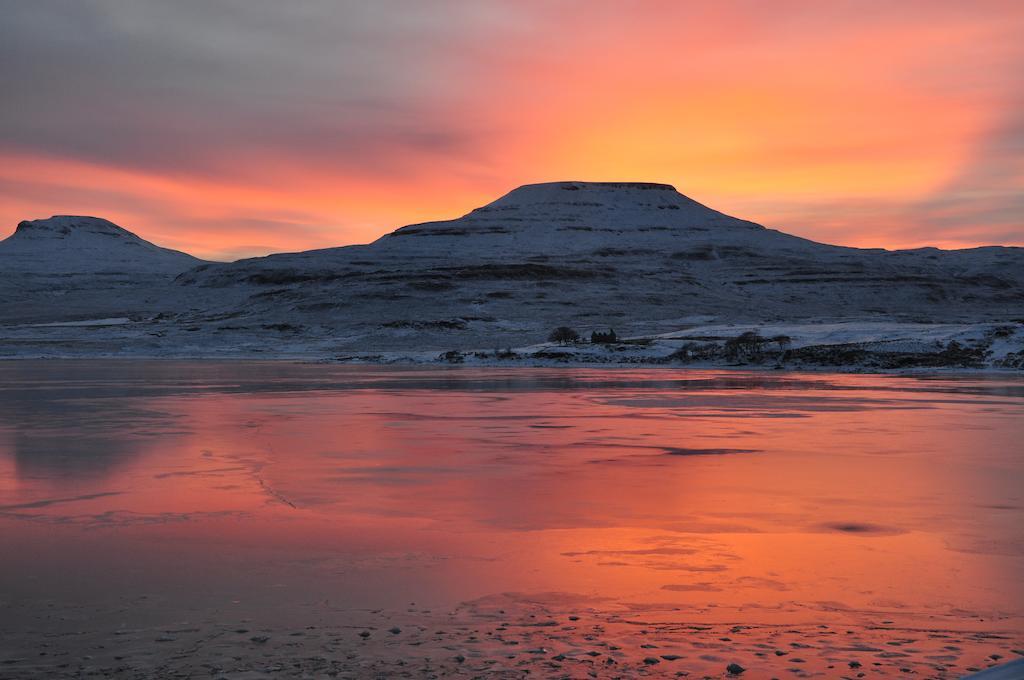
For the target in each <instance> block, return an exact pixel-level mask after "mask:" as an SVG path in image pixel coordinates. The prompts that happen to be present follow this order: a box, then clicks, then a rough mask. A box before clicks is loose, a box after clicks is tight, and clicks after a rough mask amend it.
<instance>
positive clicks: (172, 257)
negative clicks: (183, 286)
mask: <svg viewBox="0 0 1024 680" xmlns="http://www.w3.org/2000/svg"><path fill="white" fill-rule="evenodd" d="M202 262H203V261H202V260H200V259H198V258H196V257H193V256H191V255H189V254H187V253H183V252H181V251H178V250H171V249H169V248H161V247H160V246H157V245H155V244H153V243H150V242H149V241H146V240H144V239H141V238H139V237H138V236H136V235H135V234H133V233H132V232H130V231H128V230H127V229H123V228H122V227H119V226H117V225H116V224H114V223H113V222H110V221H108V220H105V219H102V218H99V217H84V216H77V215H56V216H54V217H51V218H49V219H44V220H26V221H24V222H21V223H20V224H18V227H17V229H16V230H15V231H14V233H13V234H12V235H11V236H9V237H8V238H6V239H4V240H3V241H0V270H7V271H22V272H27V273H33V274H79V273H121V272H145V273H149V274H154V273H163V274H166V275H173V274H178V273H180V272H182V271H185V270H186V269H190V268H192V267H195V266H196V265H199V264H202Z"/></svg>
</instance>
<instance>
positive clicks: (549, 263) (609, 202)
mask: <svg viewBox="0 0 1024 680" xmlns="http://www.w3.org/2000/svg"><path fill="white" fill-rule="evenodd" d="M672 206H675V207H672ZM69 219H71V218H69ZM50 226H56V230H57V231H60V229H61V225H60V224H57V225H50ZM93 226H95V227H96V228H97V229H99V228H100V227H102V228H105V229H109V228H108V227H105V226H104V225H99V226H97V225H95V224H94V225H93ZM19 231H20V230H19ZM87 231H88V230H86V231H85V232H82V233H87ZM115 233H116V234H117V235H119V236H120V235H121V232H115ZM125 233H128V232H125ZM91 238H93V241H94V242H96V241H97V239H98V240H99V242H100V243H107V242H109V241H113V242H121V241H123V240H124V239H123V238H117V239H111V238H110V237H109V236H106V235H97V234H93V235H91ZM10 240H11V239H7V241H4V242H2V243H0V246H2V245H3V244H4V243H7V242H8V241H10ZM41 240H45V239H36V241H41ZM66 240H67V239H65V241H66ZM139 240H140V241H141V239H139ZM143 243H147V244H148V242H144V241H143ZM148 246H149V248H156V249H158V250H162V249H159V247H158V246H155V245H153V244H148ZM124 250H131V251H133V252H140V253H144V252H149V250H148V248H144V247H139V246H125V247H122V248H121V251H124ZM122 254H123V253H122ZM185 257H189V256H187V255H186V256H185ZM9 259H10V258H7V261H9ZM4 262H5V258H4V257H3V252H2V248H0V292H3V299H2V300H0V326H2V325H4V324H8V325H10V324H15V323H20V324H27V323H34V324H41V323H49V324H52V323H54V322H57V323H63V322H66V321H74V322H76V323H77V322H80V321H87V320H88V319H110V318H124V319H130V320H131V323H129V324H127V325H125V326H124V327H123V328H112V327H106V326H105V327H104V328H102V329H94V330H93V331H90V333H89V335H88V336H86V337H88V338H89V340H90V342H93V341H95V342H99V340H97V339H98V338H104V337H106V338H110V340H109V342H110V343H113V345H114V346H116V347H120V348H123V349H121V350H111V351H113V352H114V353H115V354H116V353H117V351H138V347H146V348H149V350H147V351H152V352H154V353H156V354H158V355H159V354H160V353H161V352H169V353H173V354H176V355H181V353H183V352H184V353H185V355H187V356H189V355H195V356H207V355H209V354H211V353H212V354H214V355H219V354H221V353H228V354H230V355H234V353H241V354H242V355H245V356H248V355H251V354H253V353H260V352H269V353H271V354H272V355H280V354H281V353H284V354H288V352H289V351H290V349H289V348H295V349H294V351H295V352H298V354H300V355H304V353H306V352H310V351H313V350H311V349H310V348H312V347H315V348H316V350H315V353H316V355H317V356H334V355H339V354H345V355H349V354H351V353H366V352H371V353H373V352H377V353H380V352H383V353H388V352H408V351H412V350H416V351H426V352H434V354H435V356H436V353H437V352H438V351H440V350H459V351H463V350H470V349H473V348H481V347H483V348H494V347H510V346H511V347H516V346H524V345H535V344H536V343H541V342H542V341H543V340H544V339H545V338H546V337H547V335H548V333H549V332H550V331H551V329H552V328H554V327H556V326H571V327H573V328H576V329H578V330H580V331H582V332H583V333H588V332H590V331H591V330H603V329H607V328H609V327H614V328H615V329H616V331H617V333H618V334H619V335H620V336H622V337H666V336H672V337H679V336H678V335H677V333H678V331H680V330H681V329H685V328H689V327H692V326H694V324H702V325H705V326H707V327H708V328H709V329H710V328H712V327H714V328H720V327H722V326H728V325H729V324H739V325H744V326H745V327H748V328H749V327H756V326H757V325H758V324H761V325H774V326H773V327H778V325H779V324H786V323H788V324H797V326H800V327H803V326H806V325H808V324H811V325H813V324H820V323H823V322H831V323H842V324H848V323H853V324H854V326H857V324H860V325H861V326H863V324H874V326H872V327H873V328H874V327H876V326H877V325H878V324H882V325H883V327H887V326H886V324H911V325H915V324H916V325H915V326H914V328H917V327H918V326H920V325H921V324H926V325H927V324H945V325H946V326H947V327H949V328H953V327H956V328H960V329H963V328H965V327H972V324H988V326H986V328H988V329H989V330H991V329H998V328H1000V327H1001V326H999V324H1001V323H1002V322H1004V321H1007V320H1013V319H1018V318H1021V317H1024V313H1022V310H1024V249H1022V248H1014V247H1005V246H990V247H980V248H974V249H965V250H949V251H947V250H938V249H927V248H926V249H916V250H898V251H888V250H881V249H858V248H850V247H845V246H835V245H829V244H823V243H817V242H814V241H810V240H808V239H804V238H800V237H797V236H792V235H789V234H786V233H784V232H781V231H776V230H774V229H768V228H765V227H763V226H761V225H757V224H755V223H753V222H749V221H747V220H743V219H740V218H737V217H732V216H729V215H726V214H724V213H721V212H719V211H716V210H714V209H712V208H710V207H708V206H705V205H703V204H700V203H698V202H697V201H694V200H693V199H690V198H688V197H686V196H684V195H682V194H680V193H679V192H677V191H676V190H675V189H674V188H673V187H671V186H669V185H661V184H650V183H632V182H628V183H627V182H618V183H589V182H557V183H541V184H534V185H525V186H523V187H519V188H517V189H514V190H512V191H510V192H508V193H506V194H505V195H503V196H501V197H499V198H497V199H496V200H495V201H492V202H490V203H488V204H487V205H484V206H481V207H480V208H477V209H475V210H472V211H470V212H469V213H466V214H465V215H463V216H461V217H457V218H454V219H450V220H438V221H433V222H424V223H420V224H414V225H408V226H406V227H402V228H399V229H396V230H395V231H393V232H391V233H389V234H386V235H384V236H382V237H380V238H378V239H377V240H375V241H373V242H372V243H368V244H363V245H350V246H340V247H335V248H326V249H319V250H310V251H303V252H297V253H277V254H272V255H268V256H264V257H259V258H249V259H244V260H238V261H236V262H230V263H213V262H206V263H202V262H200V263H199V264H198V266H187V267H183V268H181V269H177V270H176V271H174V268H169V269H166V270H159V271H156V270H153V271H150V270H152V269H153V268H149V269H147V270H146V273H145V274H143V273H141V272H140V273H133V272H132V271H130V269H131V268H130V267H123V268H122V275H121V276H120V277H116V280H108V279H110V277H106V278H104V277H100V276H90V275H89V274H88V272H85V273H82V274H81V275H79V276H77V277H76V279H75V281H74V285H71V284H65V283H63V282H62V281H57V282H56V283H55V281H54V280H53V277H50V278H47V277H46V276H33V275H31V274H25V273H24V272H22V273H20V274H18V275H17V276H6V277H5V276H3V275H2V274H4V273H6V271H9V268H6V267H5V266H4ZM181 264H182V261H181V260H177V261H176V264H175V267H178V266H180V265H181ZM186 264H187V263H186ZM140 269H141V268H140ZM101 271H106V269H104V270H101ZM12 273H13V272H12ZM45 273H46V272H45V271H44V272H41V274H45ZM801 324H802V326H801ZM993 324H995V325H993ZM794 327H795V326H794ZM844 327H845V326H844ZM858 327H860V326H858ZM12 332H13V331H12ZM82 332H83V331H81V330H78V331H63V330H62V331H54V330H52V329H51V330H48V331H42V330H39V329H38V328H35V327H33V328H29V327H27V326H23V327H21V328H20V330H18V331H17V332H16V333H15V335H16V336H17V337H18V338H19V340H18V343H15V345H13V346H15V347H17V348H18V349H17V351H19V352H20V351H24V350H23V349H21V348H23V347H27V346H32V343H34V342H41V340H40V338H43V337H44V336H46V337H50V338H52V337H54V336H55V335H61V334H66V335H67V337H71V336H74V337H76V338H78V342H79V343H81V340H82V338H81V337H79V336H78V335H75V334H80V333H82ZM709 332H711V331H710V330H709ZM714 332H715V333H719V331H714ZM987 332H988V331H985V333H987ZM992 332H995V331H992ZM957 333H958V334H959V335H956V337H958V338H976V337H977V338H986V337H988V336H986V335H985V334H984V333H981V334H978V333H974V334H972V333H970V332H968V331H964V330H958V331H957ZM666 334H667V335H666ZM913 334H916V335H915V337H926V336H927V334H923V333H922V332H921V331H919V330H915V331H913ZM812 335H813V334H810V335H809V337H811V336H812ZM854 336H855V335H854ZM854 336H850V337H854ZM12 337H13V336H12ZM61 337H64V336H63V335H61ZM115 337H116V338H118V340H117V341H116V342H115V341H114V340H113V338H115ZM857 337H859V336H857ZM870 337H871V338H873V340H872V342H875V341H876V340H877V333H875V332H874V331H872V334H871V335H870ZM927 337H936V336H927ZM950 337H952V336H950ZM11 342H14V341H13V340H11ZM51 342H56V341H52V340H51ZM929 342H931V340H929ZM1004 344H1005V343H1004ZM44 345H45V346H47V347H52V346H62V345H60V343H57V345H53V344H45V343H44ZM1007 346H1009V345H1007ZM3 347H4V344H3V341H2V337H0V353H2V351H3ZM75 348H76V349H75V350H74V351H87V352H88V351H94V350H90V349H88V346H86V347H85V349H81V350H80V349H78V345H75ZM12 351H13V350H12ZM1007 351H1009V350H1007ZM953 354H954V355H955V353H953ZM626 356H627V354H623V355H622V357H626ZM628 356H632V355H628ZM645 360H646V359H645Z"/></svg>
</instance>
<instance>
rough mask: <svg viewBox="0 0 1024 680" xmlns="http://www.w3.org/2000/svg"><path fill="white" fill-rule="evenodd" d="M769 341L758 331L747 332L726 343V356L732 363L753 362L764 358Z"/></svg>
mask: <svg viewBox="0 0 1024 680" xmlns="http://www.w3.org/2000/svg"><path fill="white" fill-rule="evenodd" d="M766 342H768V341H767V339H765V338H763V337H761V336H760V335H759V334H758V333H757V332H756V331H747V332H746V333H743V334H741V335H739V336H737V337H735V338H730V339H728V340H726V341H725V356H726V357H727V358H729V359H730V360H732V361H752V360H759V359H761V358H762V355H763V353H764V344H765V343H766Z"/></svg>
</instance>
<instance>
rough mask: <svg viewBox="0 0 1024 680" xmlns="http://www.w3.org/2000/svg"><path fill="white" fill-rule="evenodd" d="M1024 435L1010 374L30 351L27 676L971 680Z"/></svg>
mask: <svg viewBox="0 0 1024 680" xmlns="http://www.w3.org/2000/svg"><path fill="white" fill-rule="evenodd" d="M1022 442H1024V379H1022V378H1020V377H1015V376H1008V375H988V376H986V375H980V374H976V375H970V376H955V375H943V376H937V377H936V376H931V377H901V376H866V375H829V374H792V373H782V372H772V373H738V372H722V371H685V370H668V369H665V370H627V369H613V370H603V369H459V368H452V369H438V368H434V369H410V368H400V369H399V368H386V367H345V366H334V365H309V364H306V365H303V364H289V363H283V362H282V363H271V362H268V363H245V362H235V363H229V362H145V361H102V360H90V361H52V362H35V361H22V362H5V363H0V545H2V546H3V548H2V550H3V559H2V560H0V605H2V608H0V634H2V637H0V639H2V640H3V643H2V644H0V647H6V649H2V650H0V662H3V663H4V664H5V665H2V666H0V677H3V678H6V677H64V676H67V677H78V673H79V672H80V671H82V672H88V671H89V670H93V671H99V672H100V673H103V674H106V675H110V676H115V677H121V676H123V677H135V675H133V674H136V675H137V674H139V673H157V672H159V673H162V674H165V675H167V676H169V677H174V674H187V673H189V672H191V671H194V670H196V669H199V671H198V672H200V673H201V674H205V675H204V677H205V676H211V675H212V676H213V677H278V676H280V677H292V676H294V677H314V676H315V677H320V676H319V675H317V674H318V673H328V672H334V673H336V674H340V676H342V677H359V676H363V675H366V674H371V673H381V674H392V675H397V674H399V673H400V672H401V673H408V674H411V676H413V677H424V676H430V675H432V674H436V675H441V674H442V672H444V673H448V674H460V673H461V674H466V675H476V674H479V673H481V672H484V671H489V672H491V673H495V674H500V673H505V674H506V675H507V676H508V677H520V676H521V675H522V674H523V672H524V671H526V670H532V671H533V674H534V675H536V674H537V672H540V673H541V674H542V675H544V674H550V675H551V676H552V677H561V676H563V675H568V676H571V677H576V676H578V675H580V674H584V675H585V674H586V673H587V672H592V673H598V674H599V675H603V674H609V675H613V674H617V675H622V674H625V675H627V676H629V675H632V674H648V675H658V674H665V675H674V674H675V673H676V672H677V671H686V672H690V673H692V674H694V675H697V676H698V677H700V676H702V675H704V674H708V675H713V676H718V675H721V674H724V673H725V672H726V671H725V668H726V665H727V664H728V663H738V664H740V665H742V666H743V667H745V668H748V669H750V671H751V672H750V673H748V674H747V677H762V676H763V677H768V674H767V673H769V672H770V673H772V674H775V675H781V674H783V673H784V674H785V675H786V676H787V677H792V676H796V677H801V676H811V675H814V674H815V673H824V674H825V675H826V676H829V677H832V676H835V677H838V676H839V675H841V674H848V675H849V676H850V677H854V676H855V674H856V672H858V671H857V669H858V668H859V669H860V671H859V672H864V671H869V672H868V675H869V676H870V677H877V676H879V675H883V676H884V675H890V674H891V675H893V676H899V675H901V674H902V673H905V672H906V671H902V670H901V669H908V670H912V671H914V672H916V673H918V674H920V675H921V676H924V677H958V676H959V675H960V674H962V673H965V672H967V669H968V668H984V667H986V666H987V665H990V664H993V663H996V662H997V661H999V662H1003V661H1008V660H1012V659H1015V658H1018V654H1020V652H1017V653H1015V652H1014V650H1022V649H1024V625H1022V621H1024V583H1022V579H1021V574H1024V510H1022V508H1024V502H1022V495H1024V444H1022ZM389 629H393V630H396V631H398V632H389ZM360 633H366V634H367V635H360ZM780 652H781V653H780ZM992 656H995V657H997V658H995V659H992V658H990V657H992ZM559 657H560V658H559ZM673 657H674V658H673ZM851 662H852V663H853V664H859V666H857V665H853V666H851V665H850V664H851ZM840 671H842V673H840ZM8 674H9V675H8ZM218 674H219V675H218ZM303 674H306V675H303ZM183 677H184V675H183Z"/></svg>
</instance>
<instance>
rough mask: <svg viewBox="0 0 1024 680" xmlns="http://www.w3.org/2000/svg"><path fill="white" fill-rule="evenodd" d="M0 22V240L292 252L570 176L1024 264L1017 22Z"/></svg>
mask: <svg viewBox="0 0 1024 680" xmlns="http://www.w3.org/2000/svg"><path fill="white" fill-rule="evenodd" d="M0 12H2V13H3V16H4V20H3V21H2V22H0V91H3V93H4V103H3V105H2V106H0V164H2V165H3V166H5V169H0V191H2V192H4V193H5V194H6V195H7V196H8V197H9V199H10V200H9V201H8V203H7V205H6V206H4V207H0V220H4V221H5V222H6V223H8V224H14V223H16V222H17V221H18V220H19V219H22V218H24V217H26V216H28V215H26V214H23V213H25V212H29V211H31V212H32V213H33V214H34V215H37V216H38V215H42V214H48V213H52V212H79V211H83V210H85V209H86V208H88V209H89V210H90V211H91V212H99V213H101V214H103V215H106V216H121V217H123V218H124V219H130V220H132V221H133V222H134V223H135V225H134V226H136V228H140V231H142V233H143V235H146V236H147V237H154V236H157V235H158V236H161V237H164V238H169V239H170V240H171V241H173V244H169V245H176V246H177V247H184V248H186V249H189V250H193V251H196V252H200V253H205V254H207V255H210V254H211V253H215V252H221V253H224V252H229V251H231V250H232V248H234V246H232V244H231V242H230V239H233V238H240V239H243V241H239V242H245V243H251V244H257V243H258V244H264V245H265V246H266V247H268V248H284V249H290V250H294V249H301V248H304V247H319V246H324V245H329V244H331V243H335V244H341V243H352V242H365V241H369V240H372V239H373V238H374V237H376V236H378V235H379V234H381V233H383V232H385V231H389V230H391V229H393V228H395V227H397V226H400V225H401V224H404V223H408V222H416V221H421V220H425V219H432V218H443V217H450V216H454V215H458V214H461V213H464V212H466V211H467V210H468V209H470V208H472V207H474V206H476V205H480V204H482V203H484V202H487V201H489V200H491V199H492V198H494V197H495V196H497V195H500V194H502V193H504V192H506V191H507V190H509V189H510V188H512V187H514V186H515V185H518V184H522V183H526V182H530V181H543V180H559V179H565V178H567V177H571V178H579V179H622V178H627V179H640V180H650V181H666V182H670V183H673V184H676V185H677V186H678V187H680V189H682V190H683V191H685V192H687V193H690V194H692V195H693V196H694V197H695V198H697V199H698V200H702V201H703V202H706V203H709V204H712V205H713V206H715V207H718V208H721V209H724V210H726V211H729V212H733V213H737V214H740V215H741V216H744V217H748V218H751V219H760V220H764V221H767V222H770V223H772V225H773V226H777V227H779V228H782V229H786V230H793V231H797V232H798V233H800V234H801V235H805V236H808V237H811V238H817V239H819V240H832V241H838V242H841V243H848V244H865V243H872V244H876V245H879V244H887V245H923V244H924V243H927V242H929V241H935V242H938V243H945V244H964V245H970V244H974V243H980V242H983V241H986V240H999V241H1001V242H1009V243H1022V242H1024V235H1021V233H1020V229H1021V227H1020V220H1021V210H1022V206H1021V192H1020V191H1018V190H1016V189H1017V188H1018V187H1019V186H1020V162H1019V161H1020V158H1021V157H1022V154H1021V126H1020V124H1019V121H1020V120H1021V113H1020V112H1021V110H1022V108H1024V105H1022V103H1021V97H1020V94H1021V93H1020V92H1019V91H1018V90H1019V75H1018V74H1019V73H1020V70H1021V67H1022V66H1024V48H1022V47H1021V46H1020V44H1019V43H1020V41H1019V35H1020V34H1021V32H1024V7H1022V6H1021V5H1020V4H1019V3H1012V2H1001V1H998V0H992V1H990V2H979V3H970V4H965V3H958V2H941V1H939V2H914V1H911V2H906V3H898V4H896V5H893V3H883V2H876V1H874V0H863V1H860V0H859V1H856V2H853V1H849V2H847V1H845V0H838V1H837V2H830V3H811V2H797V1H785V2H780V3H773V4H772V6H771V7H768V6H766V5H764V4H763V3H755V2H745V1H740V2H737V3H729V4H728V5H727V6H726V5H722V4H720V3H711V2H696V3H675V2H661V1H657V0H648V1H647V2H640V3H634V4H631V5H629V6H625V5H621V4H616V3H592V2H582V1H576V0H564V1H561V2H552V3H546V2H545V3H540V2H536V3H535V2H523V3H465V2H457V1H455V0H443V1H439V2H431V3H420V2H413V1H411V0H404V1H400V0H382V1H380V2H374V3H349V2H336V1H334V0H305V1H304V2H301V3H282V2H277V1H272V0H179V1H176V2H155V1H154V2H147V1H142V0H39V1H38V2H21V1H19V0H0ZM922 17H927V20H926V21H925V20H923V19H922ZM16 164H17V165H16ZM29 169H34V173H30V172H29ZM83 174H84V175H86V176H87V177H83ZM88 176H91V177H92V179H91V180H90V178H89V177H88ZM100 178H103V179H105V180H106V181H107V182H108V185H107V186H104V185H102V184H101V183H100V182H99V179H100ZM114 179H117V183H116V184H109V182H111V181H113V180H114ZM86 185H87V186H86ZM58 206H60V207H59V210H58ZM745 210H750V212H744V211H745ZM19 211H20V213H19ZM280 212H286V213H287V212H292V213H299V214H301V215H302V216H301V217H300V218H298V219H295V220H292V219H291V218H285V219H282V218H281V217H280V216H279V215H278V213H280ZM233 223H234V224H235V225H236V226H235V227H232V224H233ZM126 226H129V227H131V226H133V225H126ZM147 232H148V233H147ZM332 239H333V240H332ZM247 252H248V251H247Z"/></svg>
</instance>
